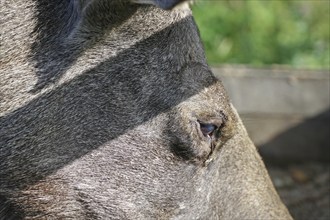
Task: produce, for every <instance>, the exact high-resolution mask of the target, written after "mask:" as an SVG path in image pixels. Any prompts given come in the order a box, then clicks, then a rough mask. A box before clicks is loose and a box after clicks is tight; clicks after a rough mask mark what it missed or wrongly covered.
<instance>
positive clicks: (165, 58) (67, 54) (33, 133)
mask: <svg viewBox="0 0 330 220" xmlns="http://www.w3.org/2000/svg"><path fill="white" fill-rule="evenodd" d="M153 2H154V3H155V4H154V6H151V5H140V4H138V3H139V1H135V2H134V3H132V2H129V1H124V0H122V1H119V0H54V1H48V0H24V1H23V0H15V1H12V0H1V7H0V16H1V18H0V19H1V20H0V31H1V32H0V36H1V41H0V58H1V60H0V77H1V80H0V110H1V111H0V219H20V218H23V219H290V218H291V217H290V214H289V213H288V211H287V209H286V208H285V207H284V205H283V204H282V202H281V201H280V199H279V197H278V195H277V193H276V192H275V190H274V187H273V185H272V183H271V181H270V178H269V176H268V174H267V171H266V169H265V166H264V164H263V162H262V160H261V159H260V157H259V155H258V153H257V151H256V149H255V147H254V145H253V144H252V142H251V141H250V139H249V137H248V135H247V133H246V131H245V129H244V126H243V125H242V123H241V121H240V119H239V116H238V115H237V113H236V111H235V109H234V107H233V106H232V105H231V104H230V100H229V98H228V97H227V94H226V92H225V89H224V88H223V86H222V84H221V82H220V81H219V80H217V79H216V78H215V77H214V76H213V74H212V72H211V71H210V70H209V67H208V65H207V62H206V60H205V55H204V50H203V46H202V43H201V41H200V37H199V33H198V29H197V27H196V24H195V22H194V20H193V17H192V14H191V11H190V10H189V8H187V7H183V8H180V9H176V8H174V9H173V10H163V9H162V6H164V5H165V6H166V7H165V6H164V8H165V9H167V8H172V7H173V6H174V5H175V4H176V3H178V2H181V1H177V2H175V1H174V3H173V1H170V5H168V4H167V3H166V4H165V3H164V2H162V0H155V1H153ZM140 3H148V2H145V1H143V2H142V1H141V2H140ZM160 3H164V4H160ZM159 7H160V8H159ZM203 126H204V130H203V129H202V127H203ZM213 128H214V130H212V129H213Z"/></svg>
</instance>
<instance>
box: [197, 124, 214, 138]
mask: <svg viewBox="0 0 330 220" xmlns="http://www.w3.org/2000/svg"><path fill="white" fill-rule="evenodd" d="M200 126H201V131H202V133H203V135H204V136H211V135H212V134H213V132H214V131H215V130H216V129H217V126H215V125H213V124H203V123H200Z"/></svg>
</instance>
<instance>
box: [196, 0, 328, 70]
mask: <svg viewBox="0 0 330 220" xmlns="http://www.w3.org/2000/svg"><path fill="white" fill-rule="evenodd" d="M192 9H193V14H194V17H195V20H196V22H197V25H198V27H199V29H200V33H201V37H202V40H203V42H204V46H205V50H206V56H207V58H208V62H209V63H210V64H212V65H216V64H248V65H251V66H266V65H273V64H280V65H288V66H291V67H295V68H307V69H329V67H330V64H329V63H330V58H329V53H330V52H329V40H330V34H329V32H330V31H329V26H330V18H329V14H330V1H329V0H307V1H305V0H199V1H196V2H195V4H194V5H193V6H192Z"/></svg>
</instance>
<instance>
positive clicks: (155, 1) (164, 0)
mask: <svg viewBox="0 0 330 220" xmlns="http://www.w3.org/2000/svg"><path fill="white" fill-rule="evenodd" d="M131 1H132V2H133V3H137V4H149V5H155V6H157V7H159V8H161V9H165V10H170V9H172V8H174V7H175V6H176V5H178V4H180V3H183V2H185V1H187V0H131Z"/></svg>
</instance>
